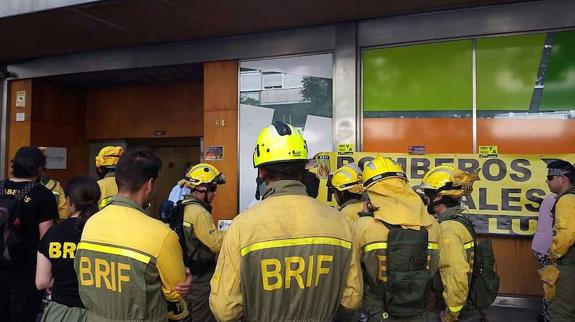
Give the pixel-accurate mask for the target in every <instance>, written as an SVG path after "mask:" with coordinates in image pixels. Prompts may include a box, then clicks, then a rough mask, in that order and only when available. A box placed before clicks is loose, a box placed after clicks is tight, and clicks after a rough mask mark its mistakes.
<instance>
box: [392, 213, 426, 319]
mask: <svg viewBox="0 0 575 322" xmlns="http://www.w3.org/2000/svg"><path fill="white" fill-rule="evenodd" d="M384 224H385V225H386V226H387V228H388V229H389V234H388V238H387V256H386V257H387V259H386V260H387V264H386V265H387V267H386V270H387V282H386V286H385V303H386V307H387V313H389V314H390V315H391V316H413V315H414V314H418V313H424V312H425V311H426V310H427V299H428V295H429V291H430V289H431V281H432V276H431V274H430V273H429V270H428V264H429V263H428V241H429V240H428V239H429V238H428V232H427V230H426V229H420V230H413V229H403V228H401V226H397V225H390V224H387V223H385V222H384Z"/></svg>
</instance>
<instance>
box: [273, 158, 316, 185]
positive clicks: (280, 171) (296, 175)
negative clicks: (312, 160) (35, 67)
mask: <svg viewBox="0 0 575 322" xmlns="http://www.w3.org/2000/svg"><path fill="white" fill-rule="evenodd" d="M306 163H307V161H306V160H303V161H292V162H280V163H272V164H268V165H264V166H262V168H264V169H266V170H267V172H268V174H267V179H269V180H272V181H277V180H297V181H300V180H301V178H302V176H303V172H304V171H305V165H306Z"/></svg>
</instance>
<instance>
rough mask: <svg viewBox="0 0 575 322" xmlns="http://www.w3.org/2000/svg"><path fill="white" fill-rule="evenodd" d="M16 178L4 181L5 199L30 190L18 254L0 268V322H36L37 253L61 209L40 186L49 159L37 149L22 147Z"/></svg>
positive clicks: (14, 166)
mask: <svg viewBox="0 0 575 322" xmlns="http://www.w3.org/2000/svg"><path fill="white" fill-rule="evenodd" d="M11 166H12V174H13V176H14V177H13V178H11V179H8V180H4V181H3V189H2V191H0V195H1V196H2V198H16V197H17V196H18V195H20V193H19V192H20V191H23V190H25V189H27V188H30V187H31V186H33V188H31V190H29V191H28V193H26V194H25V196H23V197H22V201H23V202H22V207H21V210H20V211H19V218H18V220H19V222H18V227H20V228H19V230H20V231H21V232H22V235H23V243H22V244H19V246H18V255H19V256H17V257H16V256H13V254H11V260H10V261H9V262H3V263H2V265H1V267H0V321H2V322H28V321H35V319H36V315H37V314H38V312H39V310H40V305H41V303H42V296H41V293H40V291H38V290H37V289H36V285H35V283H34V278H35V275H36V251H37V249H38V242H39V241H40V238H42V236H44V233H46V231H47V230H48V229H49V228H50V227H51V226H52V225H53V222H54V220H55V219H57V218H58V206H57V205H56V200H55V199H54V196H53V195H52V193H51V192H50V190H48V189H46V188H45V187H44V186H42V185H41V184H37V182H38V180H39V178H40V176H41V175H42V172H43V171H44V167H45V166H46V158H45V157H44V154H43V153H42V151H40V150H39V149H38V148H36V147H31V146H27V147H22V148H20V149H19V150H18V151H17V152H16V155H15V156H14V160H12V162H11Z"/></svg>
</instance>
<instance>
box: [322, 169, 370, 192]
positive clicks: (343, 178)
mask: <svg viewBox="0 0 575 322" xmlns="http://www.w3.org/2000/svg"><path fill="white" fill-rule="evenodd" d="M330 185H331V186H333V187H334V188H335V189H337V190H339V191H349V192H351V193H355V194H361V193H362V192H363V190H362V187H361V169H360V168H359V167H358V166H357V165H356V164H355V163H349V164H346V165H344V166H343V167H341V168H339V169H337V171H336V172H335V173H334V174H333V176H331V177H330Z"/></svg>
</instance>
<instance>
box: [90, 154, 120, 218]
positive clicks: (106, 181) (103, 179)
mask: <svg viewBox="0 0 575 322" xmlns="http://www.w3.org/2000/svg"><path fill="white" fill-rule="evenodd" d="M123 154H124V148H122V147H121V146H109V145H108V146H105V147H103V148H102V149H100V152H98V155H97V156H96V172H97V173H98V177H99V178H100V180H98V185H99V186H100V191H101V192H102V194H101V195H100V200H99V201H98V205H99V207H100V209H102V208H104V207H105V206H106V205H107V204H108V203H109V201H110V200H111V197H112V196H115V195H117V194H118V186H117V185H116V178H115V176H116V172H115V171H116V164H118V160H119V159H120V157H121V156H122V155H123Z"/></svg>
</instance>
